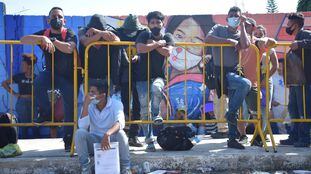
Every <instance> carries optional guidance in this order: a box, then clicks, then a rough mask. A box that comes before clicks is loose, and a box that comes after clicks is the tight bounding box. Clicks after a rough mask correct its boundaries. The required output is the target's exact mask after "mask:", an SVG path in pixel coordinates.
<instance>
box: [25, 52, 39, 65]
mask: <svg viewBox="0 0 311 174" xmlns="http://www.w3.org/2000/svg"><path fill="white" fill-rule="evenodd" d="M22 57H23V61H24V62H26V63H27V65H29V66H31V65H32V60H33V64H36V63H37V56H36V55H34V54H23V55H22Z"/></svg>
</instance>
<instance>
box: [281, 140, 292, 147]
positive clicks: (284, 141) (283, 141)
mask: <svg viewBox="0 0 311 174" xmlns="http://www.w3.org/2000/svg"><path fill="white" fill-rule="evenodd" d="M280 144H281V145H287V146H290V145H294V141H293V140H291V139H286V140H280Z"/></svg>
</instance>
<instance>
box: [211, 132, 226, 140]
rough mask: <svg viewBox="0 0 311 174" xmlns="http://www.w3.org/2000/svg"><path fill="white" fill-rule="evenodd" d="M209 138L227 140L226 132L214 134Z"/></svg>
mask: <svg viewBox="0 0 311 174" xmlns="http://www.w3.org/2000/svg"><path fill="white" fill-rule="evenodd" d="M211 137H212V138H214V139H222V138H228V133H227V132H214V133H212V134H211Z"/></svg>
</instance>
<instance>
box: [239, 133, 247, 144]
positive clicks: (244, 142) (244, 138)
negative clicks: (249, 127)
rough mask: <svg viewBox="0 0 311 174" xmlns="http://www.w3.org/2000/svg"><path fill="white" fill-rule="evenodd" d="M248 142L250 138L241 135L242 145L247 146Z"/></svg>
mask: <svg viewBox="0 0 311 174" xmlns="http://www.w3.org/2000/svg"><path fill="white" fill-rule="evenodd" d="M247 140H248V137H247V136H246V135H241V136H240V138H239V142H240V143H242V144H246V143H247Z"/></svg>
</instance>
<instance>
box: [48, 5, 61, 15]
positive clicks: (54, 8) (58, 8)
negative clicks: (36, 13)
mask: <svg viewBox="0 0 311 174" xmlns="http://www.w3.org/2000/svg"><path fill="white" fill-rule="evenodd" d="M54 10H60V11H62V12H63V9H62V8H60V7H53V8H52V9H51V10H50V12H49V16H50V15H51V13H52V11H54ZM63 13H64V12H63Z"/></svg>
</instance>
